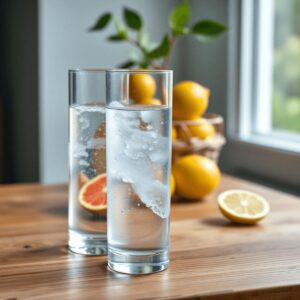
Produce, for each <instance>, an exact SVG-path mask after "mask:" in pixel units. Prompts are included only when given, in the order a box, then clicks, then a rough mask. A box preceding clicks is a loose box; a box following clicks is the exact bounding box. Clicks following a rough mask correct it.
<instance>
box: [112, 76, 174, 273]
mask: <svg viewBox="0 0 300 300" xmlns="http://www.w3.org/2000/svg"><path fill="white" fill-rule="evenodd" d="M106 80H107V105H106V132H107V141H106V142H107V144H106V145H107V146H106V147H107V197H108V199H107V200H108V266H109V268H110V269H112V270H114V271H117V272H121V273H128V274H145V273H153V272H159V271H162V270H164V269H166V268H167V267H168V265H169V216H170V164H171V119H172V116H171V109H172V71H169V70H157V71H156V70H141V71H138V70H132V71H131V70H110V71H107V77H106Z"/></svg>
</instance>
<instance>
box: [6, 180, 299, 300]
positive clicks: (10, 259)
mask: <svg viewBox="0 0 300 300" xmlns="http://www.w3.org/2000/svg"><path fill="white" fill-rule="evenodd" d="M229 188H243V189H248V190H251V191H255V192H258V193H260V194H261V195H263V196H264V197H266V198H267V199H268V200H269V202H270V204H271V209H272V212H271V214H270V216H269V217H268V218H267V219H266V220H264V221H263V222H261V224H259V225H256V226H238V225H234V224H231V223H230V222H228V221H227V220H225V219H224V218H223V217H222V216H221V214H220V213H219V211H218V208H217V206H216V196H217V195H218V193H219V192H221V191H224V190H226V189H229ZM297 200H299V199H298V198H296V197H293V196H290V195H287V194H284V193H281V192H278V191H275V190H271V189H268V188H265V187H262V186H259V185H255V184H252V183H249V182H246V181H241V180H238V179H235V178H232V177H229V176H223V179H222V183H221V185H220V186H219V188H218V190H217V191H216V192H215V193H213V194H212V195H210V196H209V197H207V199H206V200H205V201H203V202H198V203H176V204H173V205H172V222H171V264H170V267H169V269H168V270H166V271H164V272H161V273H157V274H152V275H144V276H128V275H123V274H115V273H112V272H110V271H108V270H107V269H106V257H84V256H80V255H75V254H72V253H68V251H67V249H66V241H67V189H66V187H65V186H42V185H38V184H30V185H10V186H2V187H0V299H173V298H176V299H182V298H189V299H195V298H200V299H225V300H226V299H272V300H274V299H300V201H297Z"/></svg>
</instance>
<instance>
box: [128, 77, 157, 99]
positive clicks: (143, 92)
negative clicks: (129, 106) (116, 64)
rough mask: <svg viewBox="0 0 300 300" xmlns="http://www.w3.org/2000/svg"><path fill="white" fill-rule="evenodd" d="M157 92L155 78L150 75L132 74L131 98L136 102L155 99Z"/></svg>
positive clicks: (130, 83)
mask: <svg viewBox="0 0 300 300" xmlns="http://www.w3.org/2000/svg"><path fill="white" fill-rule="evenodd" d="M155 90H156V83H155V80H154V78H153V77H152V76H151V75H149V74H138V73H137V74H132V75H130V79H129V96H130V98H131V99H133V100H135V101H136V102H140V101H142V100H143V99H151V98H153V96H154V94H155Z"/></svg>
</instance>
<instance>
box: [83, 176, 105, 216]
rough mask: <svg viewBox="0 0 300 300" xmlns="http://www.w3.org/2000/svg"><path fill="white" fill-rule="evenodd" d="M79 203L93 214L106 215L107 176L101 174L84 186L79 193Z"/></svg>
mask: <svg viewBox="0 0 300 300" xmlns="http://www.w3.org/2000/svg"><path fill="white" fill-rule="evenodd" d="M79 203H80V204H81V206H82V207H83V208H84V209H86V210H87V211H89V212H91V213H93V214H101V215H102V214H106V209H107V197H106V174H105V173H104V174H101V175H99V176H97V177H95V178H93V179H92V180H90V181H88V182H87V183H85V184H84V185H83V187H82V188H81V190H80V192H79Z"/></svg>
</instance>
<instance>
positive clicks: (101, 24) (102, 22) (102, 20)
mask: <svg viewBox="0 0 300 300" xmlns="http://www.w3.org/2000/svg"><path fill="white" fill-rule="evenodd" d="M111 17H112V15H111V13H105V14H103V15H102V16H100V17H99V18H98V20H97V21H96V23H95V25H94V26H93V27H92V28H90V31H97V30H102V29H104V28H105V27H106V26H107V25H108V23H109V22H110V20H111Z"/></svg>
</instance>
